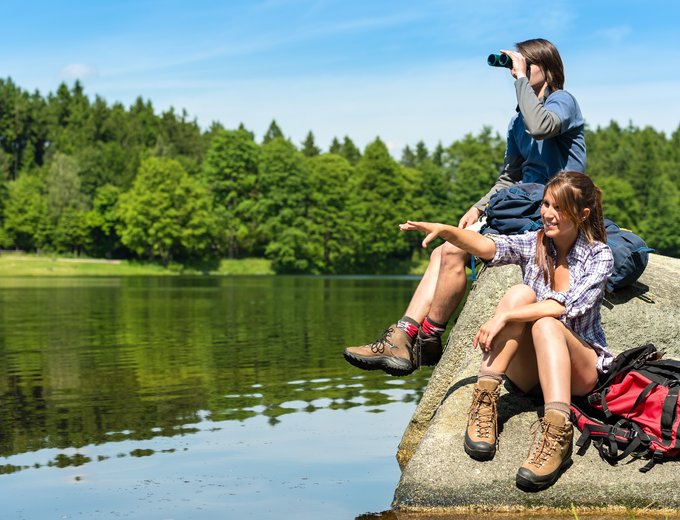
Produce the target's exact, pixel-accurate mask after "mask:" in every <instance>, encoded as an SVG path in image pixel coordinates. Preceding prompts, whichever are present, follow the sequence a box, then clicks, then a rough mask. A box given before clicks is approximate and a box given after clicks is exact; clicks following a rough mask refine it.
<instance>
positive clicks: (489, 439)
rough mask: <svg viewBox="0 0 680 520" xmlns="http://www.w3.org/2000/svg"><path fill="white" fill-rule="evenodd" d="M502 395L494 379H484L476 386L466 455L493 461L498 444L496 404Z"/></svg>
mask: <svg viewBox="0 0 680 520" xmlns="http://www.w3.org/2000/svg"><path fill="white" fill-rule="evenodd" d="M500 393H501V389H500V384H499V383H498V381H494V380H493V379H487V378H482V379H480V380H479V381H477V384H475V386H474V389H473V393H472V404H470V408H469V409H468V423H467V430H466V431H465V453H467V454H468V455H470V457H472V458H473V459H476V460H491V459H493V457H494V455H495V454H496V445H497V444H498V412H497V411H496V403H497V402H498V396H499V395H500Z"/></svg>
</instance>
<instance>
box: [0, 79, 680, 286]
mask: <svg viewBox="0 0 680 520" xmlns="http://www.w3.org/2000/svg"><path fill="white" fill-rule="evenodd" d="M586 144H587V149H588V166H587V168H588V174H589V175H590V176H591V177H592V178H593V179H594V180H595V182H596V183H597V184H598V185H599V186H600V187H601V188H602V189H603V192H604V207H605V216H607V217H609V218H611V219H612V220H613V221H614V222H616V223H617V224H619V225H620V226H621V227H625V228H628V229H632V230H633V231H635V232H636V233H638V234H639V235H640V236H642V237H643V238H644V239H645V241H646V242H647V244H648V245H649V246H650V247H653V248H655V249H656V250H657V252H659V253H661V254H666V255H670V256H675V257H678V256H680V233H678V232H677V229H678V228H680V126H679V127H678V129H676V130H675V131H674V132H673V133H672V134H671V135H666V134H665V133H664V132H661V131H657V130H655V129H654V128H650V127H646V128H638V127H635V126H634V124H633V123H629V125H628V126H627V127H622V126H620V124H618V123H616V122H611V123H610V124H609V126H607V127H605V128H596V129H592V128H588V129H587V135H586ZM504 149H505V136H501V135H499V134H497V133H494V132H492V131H491V129H489V128H484V129H482V130H481V131H480V132H479V133H477V134H476V135H475V134H473V133H470V134H468V135H466V136H465V137H463V138H462V139H460V140H456V141H454V142H452V143H450V144H448V145H445V144H441V143H440V144H438V145H437V146H436V147H435V148H434V149H431V150H430V149H428V148H427V146H426V145H425V144H424V143H423V142H418V143H415V144H414V145H412V146H407V147H406V148H404V149H403V151H402V153H401V157H400V159H399V160H396V159H395V158H393V157H392V156H391V155H390V153H389V151H388V149H387V147H386V145H385V144H384V143H383V142H382V141H381V140H380V138H379V137H376V139H375V140H374V141H373V142H371V143H370V144H368V145H367V146H366V147H365V149H364V150H360V149H359V148H358V147H357V146H356V145H355V144H354V142H353V141H352V139H351V138H350V136H344V137H336V138H334V139H333V140H332V142H331V143H330V144H329V145H328V147H327V148H324V147H322V146H321V145H320V144H319V143H317V142H316V141H315V138H314V134H313V132H312V131H311V130H310V131H309V133H308V134H307V137H306V139H305V140H304V141H303V142H301V143H294V142H292V141H291V140H290V139H289V138H287V137H286V136H285V132H284V130H282V129H281V128H280V127H279V126H278V125H277V123H276V121H272V123H271V125H270V126H269V129H268V130H267V132H266V133H265V135H264V136H263V138H262V140H261V141H259V142H258V140H256V139H255V136H254V134H253V133H252V132H251V131H249V130H248V129H247V128H246V127H245V126H244V125H243V124H241V125H240V126H239V127H238V128H235V129H227V128H225V127H224V126H222V125H221V124H220V123H218V122H215V123H213V124H212V125H211V126H210V128H208V129H201V127H200V126H199V125H198V123H197V122H196V120H195V119H191V118H190V116H189V115H188V114H187V113H186V111H182V112H177V111H175V110H174V109H169V110H167V111H165V112H162V113H156V111H155V109H154V107H153V104H152V102H151V101H149V100H144V99H142V98H141V97H140V98H138V99H137V100H136V101H135V103H134V104H132V105H131V106H129V107H126V106H123V105H122V104H121V103H113V104H109V103H108V102H107V101H106V100H104V99H103V98H101V97H100V96H94V97H93V98H91V97H90V96H89V95H87V94H86V93H85V92H84V89H83V87H82V85H81V84H80V83H78V82H76V83H75V84H73V85H72V86H70V87H69V86H68V85H66V84H61V85H60V86H59V88H58V89H57V91H56V93H49V94H47V96H43V95H42V94H40V93H39V92H37V91H36V92H34V93H30V92H28V91H26V90H24V89H22V88H21V87H20V86H18V85H16V84H15V83H14V82H13V81H12V80H11V79H6V80H0V172H1V174H0V248H2V249H4V250H20V251H25V252H39V253H49V254H56V255H66V256H85V257H93V258H112V259H138V260H142V261H151V262H158V263H161V264H163V265H168V264H169V263H179V264H190V263H200V262H204V263H209V262H215V261H218V260H219V259H223V258H267V259H268V260H270V261H271V265H272V268H273V269H274V271H275V272H277V273H307V274H322V273H326V274H349V273H366V274H369V273H370V274H373V273H376V274H377V273H402V272H406V269H407V266H408V265H409V264H410V263H411V262H412V261H413V260H418V259H421V258H423V257H424V255H425V254H427V253H426V252H423V251H422V250H421V248H420V240H421V237H419V236H417V235H416V234H404V233H399V231H398V227H397V225H398V224H399V223H400V222H403V221H404V220H406V219H412V220H432V221H441V222H448V223H457V222H458V219H459V218H460V216H461V215H462V214H463V213H464V212H465V211H466V210H467V209H468V208H469V207H470V205H471V204H472V203H474V202H475V201H476V200H478V198H479V197H481V196H482V195H483V194H484V193H486V191H487V190H488V189H489V188H490V187H491V185H492V184H493V183H494V181H495V180H496V178H497V176H498V173H499V169H500V167H501V165H502V162H503V153H504Z"/></svg>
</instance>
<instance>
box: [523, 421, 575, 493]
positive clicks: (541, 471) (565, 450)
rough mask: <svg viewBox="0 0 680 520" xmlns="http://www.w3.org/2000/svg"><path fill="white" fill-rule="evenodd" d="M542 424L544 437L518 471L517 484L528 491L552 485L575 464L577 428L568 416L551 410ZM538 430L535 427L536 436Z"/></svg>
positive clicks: (542, 435)
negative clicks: (575, 435)
mask: <svg viewBox="0 0 680 520" xmlns="http://www.w3.org/2000/svg"><path fill="white" fill-rule="evenodd" d="M538 424H539V425H540V428H541V438H540V439H539V440H538V443H537V444H536V445H535V446H534V447H533V449H532V450H531V451H530V452H529V457H527V460H525V461H524V464H522V465H521V466H520V468H519V470H517V477H516V482H517V486H518V487H520V488H522V489H525V490H528V491H539V490H541V489H545V488H547V487H548V486H551V485H552V484H553V483H554V482H555V481H556V480H557V479H558V477H559V476H560V475H561V474H562V472H563V471H565V470H566V469H567V468H568V467H569V466H571V464H572V460H571V444H572V438H573V436H574V427H573V426H572V424H571V422H569V420H568V419H567V417H566V416H565V415H564V414H563V413H561V412H558V411H557V410H548V411H547V412H545V416H544V417H543V419H542V420H541V421H540V422H539V423H538ZM537 432H538V429H536V428H535V429H534V432H533V433H534V439H535V438H536V433H537Z"/></svg>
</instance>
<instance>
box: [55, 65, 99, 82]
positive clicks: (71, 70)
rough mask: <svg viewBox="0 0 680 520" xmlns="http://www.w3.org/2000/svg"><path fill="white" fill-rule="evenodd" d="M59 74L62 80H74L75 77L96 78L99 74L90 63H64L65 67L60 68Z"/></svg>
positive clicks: (82, 78)
mask: <svg viewBox="0 0 680 520" xmlns="http://www.w3.org/2000/svg"><path fill="white" fill-rule="evenodd" d="M59 75H60V77H61V79H62V80H64V81H75V80H77V79H79V80H84V79H90V78H96V77H97V76H98V75H99V74H98V72H97V69H96V68H95V67H92V66H90V65H85V64H83V63H71V64H70V65H66V67H64V68H63V69H61V73H60V74H59Z"/></svg>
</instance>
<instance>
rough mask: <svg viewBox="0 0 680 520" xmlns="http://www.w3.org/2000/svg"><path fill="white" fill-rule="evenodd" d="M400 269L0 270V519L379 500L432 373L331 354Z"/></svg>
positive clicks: (391, 306)
mask: <svg viewBox="0 0 680 520" xmlns="http://www.w3.org/2000/svg"><path fill="white" fill-rule="evenodd" d="M416 284H417V280H416V279H414V278H342V277H341V278H313V277H234V278H201V277H196V278H151V277H149V278H147V277H144V278H120V279H119V278H107V279H97V278H87V279H86V278H83V279H74V278H19V279H8V278H5V279H0V497H1V500H0V518H2V519H5V518H7V519H10V518H11V519H43V518H56V519H63V518H85V519H92V518H103V519H108V518H137V519H145V520H150V519H194V518H195V519H218V518H219V519H229V518H250V519H259V518H296V519H305V518H310V519H311V518H314V519H318V518H324V519H333V518H342V519H347V518H355V517H357V516H359V515H362V514H364V513H368V512H380V511H384V510H387V509H389V506H390V502H391V500H392V495H393V492H394V488H395V486H396V484H397V482H398V479H399V468H398V465H397V463H396V460H395V454H396V449H397V445H398V443H399V440H400V438H401V435H402V433H403V431H404V428H405V427H406V424H407V422H408V420H409V418H410V416H411V414H412V412H413V410H414V408H415V404H416V403H417V401H418V400H419V398H420V396H421V394H422V391H423V389H424V387H425V385H426V384H427V379H428V377H429V375H430V374H431V369H428V368H424V369H421V370H419V371H418V372H417V373H416V374H414V375H413V376H411V377H408V378H393V377H390V376H388V375H386V374H384V373H382V372H379V371H378V372H363V371H361V370H358V369H356V368H354V367H352V366H350V365H348V364H347V363H346V362H345V361H344V359H343V358H342V349H343V347H344V346H346V345H349V344H360V343H363V342H365V341H367V340H372V339H374V338H375V337H376V336H377V335H379V333H380V332H381V330H382V328H384V327H385V326H386V325H388V324H390V323H391V322H393V321H394V320H395V319H397V318H398V317H400V315H401V312H403V310H404V308H405V306H406V304H407V302H408V300H409V298H410V296H411V293H412V292H413V289H414V288H415V286H416Z"/></svg>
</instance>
